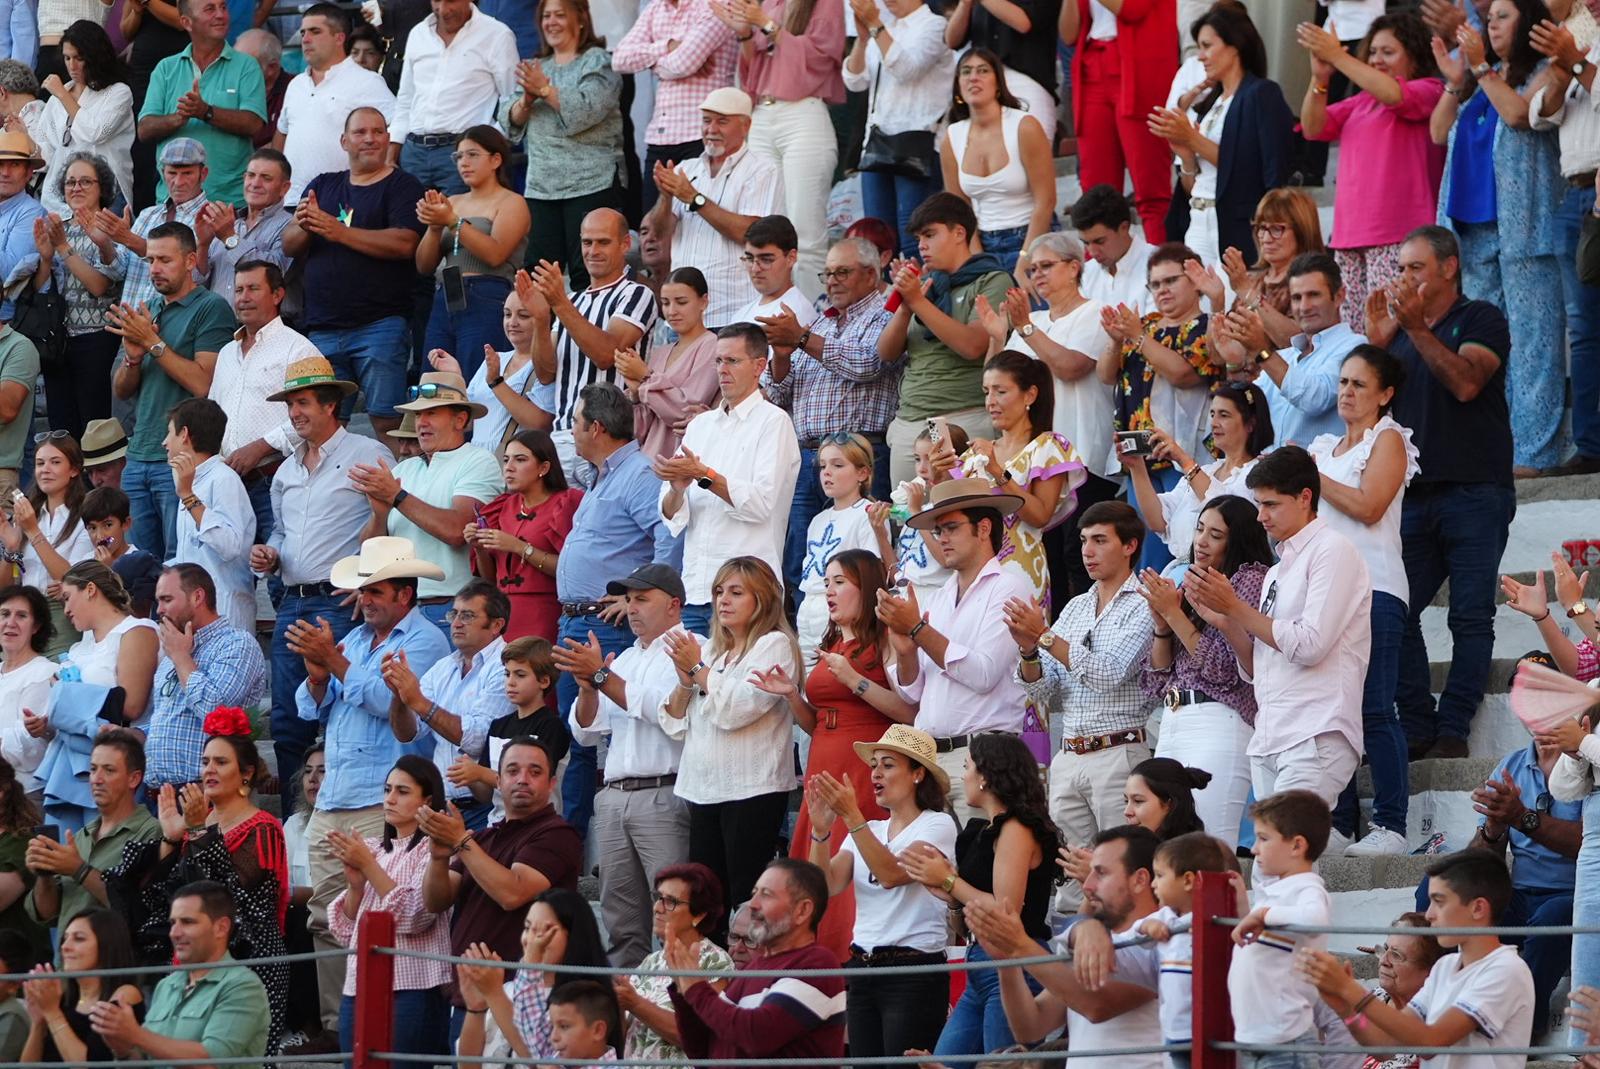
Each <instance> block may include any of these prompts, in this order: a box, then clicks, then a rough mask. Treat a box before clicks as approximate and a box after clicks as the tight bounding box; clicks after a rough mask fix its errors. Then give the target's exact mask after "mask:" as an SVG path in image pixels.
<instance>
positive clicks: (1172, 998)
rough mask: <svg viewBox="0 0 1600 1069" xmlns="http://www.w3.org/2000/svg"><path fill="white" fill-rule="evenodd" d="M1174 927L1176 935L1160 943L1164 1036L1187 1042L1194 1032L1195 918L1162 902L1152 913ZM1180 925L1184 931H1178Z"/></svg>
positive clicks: (1162, 921)
mask: <svg viewBox="0 0 1600 1069" xmlns="http://www.w3.org/2000/svg"><path fill="white" fill-rule="evenodd" d="M1150 919H1151V920H1155V921H1160V922H1161V923H1162V924H1165V925H1166V926H1167V927H1168V928H1169V929H1170V930H1171V931H1172V938H1171V939H1168V940H1167V941H1166V942H1165V943H1159V944H1157V949H1158V950H1159V951H1160V955H1161V983H1160V986H1159V988H1158V990H1159V991H1160V992H1161V1038H1162V1040H1163V1041H1164V1042H1167V1043H1187V1042H1188V1041H1189V1039H1190V1037H1191V1036H1193V1035H1194V933H1193V932H1191V931H1190V929H1189V922H1190V921H1191V920H1192V919H1193V918H1191V917H1190V916H1189V915H1188V914H1184V915H1182V916H1179V915H1178V914H1177V913H1176V912H1175V911H1174V910H1173V909H1172V908H1171V907H1169V906H1162V907H1161V908H1160V909H1158V910H1156V911H1155V912H1154V913H1152V914H1150ZM1179 925H1182V926H1183V931H1181V932H1180V931H1178V927H1179Z"/></svg>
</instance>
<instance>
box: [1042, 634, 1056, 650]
mask: <svg viewBox="0 0 1600 1069" xmlns="http://www.w3.org/2000/svg"><path fill="white" fill-rule="evenodd" d="M1055 644H1056V633H1055V632H1054V631H1046V632H1045V633H1044V634H1042V635H1040V636H1039V646H1040V647H1041V648H1043V649H1049V648H1050V647H1052V646H1054V645H1055Z"/></svg>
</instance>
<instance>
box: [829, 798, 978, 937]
mask: <svg viewBox="0 0 1600 1069" xmlns="http://www.w3.org/2000/svg"><path fill="white" fill-rule="evenodd" d="M867 831H868V833H869V834H871V836H872V837H873V838H874V839H877V840H878V841H879V842H880V843H881V842H884V841H885V839H887V837H888V834H889V822H888V821H887V820H872V821H868V822H867ZM915 842H924V843H928V844H929V845H931V846H933V847H934V848H935V849H937V850H938V851H939V852H940V853H942V854H944V856H945V857H955V854H956V822H955V819H954V818H953V817H951V816H950V814H949V813H937V812H934V811H933V810H931V809H930V810H925V811H924V812H923V813H922V814H921V815H920V816H918V817H917V819H916V820H913V821H912V822H911V823H910V824H907V825H906V826H905V828H904V829H903V830H902V831H901V832H900V834H899V835H896V836H895V837H894V838H893V839H889V840H888V847H889V852H890V853H892V854H898V853H900V852H901V851H903V850H905V849H906V848H907V847H909V846H910V845H911V844H912V843H915ZM839 852H840V853H841V854H849V855H850V856H851V857H852V858H854V860H855V863H854V865H853V866H852V870H851V880H852V882H853V883H854V884H855V889H856V927H855V931H854V932H853V933H852V934H851V936H850V941H851V942H852V943H854V944H855V945H856V946H858V947H861V948H862V949H864V950H867V951H871V950H873V949H874V948H876V947H909V948H911V949H912V950H921V951H925V952H927V953H930V954H931V953H933V952H934V951H938V950H943V949H944V944H945V904H944V903H943V902H941V901H939V899H938V898H936V897H934V894H933V892H932V891H929V890H928V889H927V888H926V887H924V886H922V885H921V884H920V883H917V882H916V881H912V882H910V883H905V884H901V885H900V886H899V887H889V888H885V887H883V886H882V885H880V884H879V883H878V879H877V877H876V876H874V875H872V869H871V868H870V867H869V866H868V865H867V863H866V862H865V861H862V860H861V856H860V855H859V854H857V853H856V844H855V837H854V836H846V837H845V840H844V845H842V846H840V847H839Z"/></svg>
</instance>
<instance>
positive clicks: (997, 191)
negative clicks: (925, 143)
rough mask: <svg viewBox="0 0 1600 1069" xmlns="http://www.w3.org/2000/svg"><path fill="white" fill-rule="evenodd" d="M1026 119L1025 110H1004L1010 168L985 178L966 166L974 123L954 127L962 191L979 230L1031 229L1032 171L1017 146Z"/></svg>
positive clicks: (952, 148) (1003, 136) (1003, 132)
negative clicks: (1029, 183) (964, 165)
mask: <svg viewBox="0 0 1600 1069" xmlns="http://www.w3.org/2000/svg"><path fill="white" fill-rule="evenodd" d="M1025 118H1027V112H1025V111H1018V110H1017V109H1016V108H1001V109H1000V136H1001V139H1002V142H1003V143H1004V144H1005V148H1006V165H1005V166H1004V167H1002V168H1000V169H999V170H998V171H996V172H995V173H994V174H990V175H983V176H981V177H980V176H978V175H975V174H970V173H968V172H967V171H966V170H965V169H964V168H963V167H962V164H963V163H964V162H965V161H966V157H967V134H968V132H969V131H970V130H971V129H972V120H971V119H963V120H961V121H960V122H958V123H955V124H953V125H952V126H951V127H950V151H951V152H953V153H955V157H956V169H957V171H958V172H959V174H960V178H961V191H962V192H963V193H965V194H966V195H967V197H968V198H969V199H970V200H971V201H972V210H973V211H974V212H975V213H976V214H977V216H978V229H979V230H1010V229H1012V228H1013V227H1019V226H1027V225H1028V220H1029V219H1030V218H1032V217H1033V192H1032V190H1030V189H1029V188H1028V172H1027V170H1026V169H1025V168H1024V167H1023V166H1022V150H1021V149H1020V148H1018V147H1017V131H1018V130H1019V129H1020V128H1021V126H1022V120H1023V119H1025Z"/></svg>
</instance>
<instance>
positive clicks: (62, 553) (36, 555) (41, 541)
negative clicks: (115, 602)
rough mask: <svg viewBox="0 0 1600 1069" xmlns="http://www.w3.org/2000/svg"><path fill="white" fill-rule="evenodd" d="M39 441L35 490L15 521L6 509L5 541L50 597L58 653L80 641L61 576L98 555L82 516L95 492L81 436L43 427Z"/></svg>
mask: <svg viewBox="0 0 1600 1069" xmlns="http://www.w3.org/2000/svg"><path fill="white" fill-rule="evenodd" d="M33 441H34V446H35V451H34V454H33V489H32V490H30V491H28V494H27V496H26V497H17V498H16V499H15V500H14V501H13V502H12V504H13V506H14V509H13V512H12V517H11V519H10V520H9V521H8V520H6V519H5V516H4V514H3V513H0V542H3V543H4V545H5V549H6V555H7V559H9V560H11V561H13V562H15V563H18V564H20V565H21V566H22V581H23V582H24V583H26V584H27V585H28V586H31V587H36V588H37V589H39V590H43V591H44V592H45V593H46V594H48V595H49V596H50V620H51V622H52V623H53V624H55V636H54V637H53V638H52V640H51V642H50V644H49V646H47V647H46V648H45V654H46V655H47V656H49V657H54V656H55V655H56V654H58V653H61V652H62V651H63V650H65V649H66V648H67V647H68V646H71V645H72V644H73V643H74V642H76V641H78V631H77V629H76V628H74V627H73V626H72V624H71V622H70V621H69V620H68V619H67V616H66V613H65V611H64V609H63V608H62V605H61V594H60V588H59V584H60V582H61V577H62V576H63V575H65V574H66V573H67V569H68V568H70V567H72V566H73V565H74V564H77V563H78V562H79V561H83V560H93V559H94V542H93V541H92V540H91V539H90V538H89V531H88V529H87V528H86V527H85V526H84V524H83V520H82V519H81V518H80V513H81V511H82V509H83V498H84V495H85V494H87V493H88V492H89V491H88V487H87V486H85V485H84V482H83V478H82V476H83V450H82V449H80V448H79V447H78V441H77V439H76V438H73V437H72V435H70V434H68V433H67V432H66V431H40V432H39V433H38V434H36V435H34V436H33Z"/></svg>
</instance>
